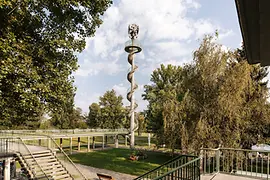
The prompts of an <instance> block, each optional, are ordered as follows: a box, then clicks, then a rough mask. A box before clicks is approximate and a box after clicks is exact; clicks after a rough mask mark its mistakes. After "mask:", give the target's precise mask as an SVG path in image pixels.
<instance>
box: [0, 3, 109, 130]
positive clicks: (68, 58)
mask: <svg viewBox="0 0 270 180" xmlns="http://www.w3.org/2000/svg"><path fill="white" fill-rule="evenodd" d="M111 3H112V1H111V0H101V1H100V0H91V1H81V0H68V1H63V0H55V1H47V0H40V1H28V0H21V1H15V0H10V1H1V2H0V24H1V27H0V108H1V112H0V117H1V118H0V126H1V127H13V128H16V127H17V128H22V127H24V128H37V127H39V117H40V116H42V115H41V113H42V112H44V111H45V112H49V113H51V112H61V113H62V112H63V111H64V109H63V108H65V107H64V106H65V105H64V104H65V102H66V101H68V100H69V99H70V98H72V97H73V94H74V93H75V88H74V87H73V77H72V72H73V71H75V70H76V69H77V66H78V65H77V57H76V55H75V54H74V53H75V52H81V51H82V50H83V49H84V47H85V37H89V36H93V35H94V33H95V30H96V28H97V27H99V26H100V24H101V23H102V20H101V15H103V13H104V11H105V10H106V9H107V8H108V7H109V6H110V4H111Z"/></svg>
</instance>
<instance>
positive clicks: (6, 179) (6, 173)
mask: <svg viewBox="0 0 270 180" xmlns="http://www.w3.org/2000/svg"><path fill="white" fill-rule="evenodd" d="M10 161H11V158H7V159H5V161H4V180H10Z"/></svg>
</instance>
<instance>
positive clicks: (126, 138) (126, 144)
mask: <svg viewBox="0 0 270 180" xmlns="http://www.w3.org/2000/svg"><path fill="white" fill-rule="evenodd" d="M127 138H128V137H127V135H125V146H127Z"/></svg>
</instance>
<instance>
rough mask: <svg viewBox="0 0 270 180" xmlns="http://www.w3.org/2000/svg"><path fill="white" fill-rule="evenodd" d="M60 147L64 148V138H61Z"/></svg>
mask: <svg viewBox="0 0 270 180" xmlns="http://www.w3.org/2000/svg"><path fill="white" fill-rule="evenodd" d="M60 148H61V149H62V148H63V138H60Z"/></svg>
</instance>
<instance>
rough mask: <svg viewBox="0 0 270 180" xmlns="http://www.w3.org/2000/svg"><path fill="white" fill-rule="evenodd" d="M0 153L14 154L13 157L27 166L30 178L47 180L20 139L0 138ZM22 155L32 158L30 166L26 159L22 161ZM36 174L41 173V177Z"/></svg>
mask: <svg viewBox="0 0 270 180" xmlns="http://www.w3.org/2000/svg"><path fill="white" fill-rule="evenodd" d="M0 152H1V153H14V156H15V155H16V156H17V157H19V158H21V160H22V161H23V163H24V165H25V166H27V169H28V170H29V171H30V172H31V175H32V176H33V177H32V178H39V179H49V177H47V175H46V174H45V173H44V170H43V169H42V168H41V166H40V165H39V164H38V162H37V160H36V159H35V157H34V156H33V154H32V153H31V151H30V150H29V148H28V147H27V146H26V144H25V143H24V142H23V141H22V139H21V138H20V137H10V138H2V137H0ZM24 155H28V156H31V158H32V160H33V161H32V166H30V165H29V163H28V162H27V160H26V159H24ZM37 172H39V173H41V175H37Z"/></svg>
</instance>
